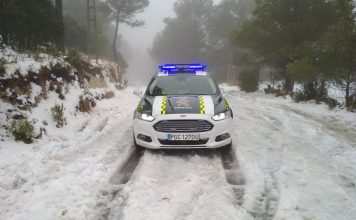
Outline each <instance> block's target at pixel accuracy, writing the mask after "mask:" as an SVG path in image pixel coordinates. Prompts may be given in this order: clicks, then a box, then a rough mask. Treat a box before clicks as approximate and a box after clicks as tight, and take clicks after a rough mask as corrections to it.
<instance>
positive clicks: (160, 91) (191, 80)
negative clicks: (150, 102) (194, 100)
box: [147, 73, 218, 96]
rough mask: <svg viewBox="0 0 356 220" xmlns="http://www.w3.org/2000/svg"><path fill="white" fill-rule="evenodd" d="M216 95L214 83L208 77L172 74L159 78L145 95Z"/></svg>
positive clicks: (152, 82) (151, 84)
mask: <svg viewBox="0 0 356 220" xmlns="http://www.w3.org/2000/svg"><path fill="white" fill-rule="evenodd" d="M217 93H218V88H217V86H216V83H215V82H214V80H213V79H212V78H211V77H210V76H199V75H194V74H185V73H180V74H174V75H168V76H159V77H156V78H155V79H153V80H152V81H151V83H150V85H149V86H148V90H147V95H150V96H162V95H215V94H217Z"/></svg>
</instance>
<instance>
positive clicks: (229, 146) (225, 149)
mask: <svg viewBox="0 0 356 220" xmlns="http://www.w3.org/2000/svg"><path fill="white" fill-rule="evenodd" d="M219 150H221V151H231V150H232V141H231V142H230V144H227V145H225V146H222V147H221V148H220V149H219Z"/></svg>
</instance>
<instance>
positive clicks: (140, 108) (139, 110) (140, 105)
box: [137, 101, 142, 112]
mask: <svg viewBox="0 0 356 220" xmlns="http://www.w3.org/2000/svg"><path fill="white" fill-rule="evenodd" d="M141 110H142V102H141V101H140V102H139V103H138V105H137V111H138V112H141Z"/></svg>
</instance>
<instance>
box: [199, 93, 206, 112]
mask: <svg viewBox="0 0 356 220" xmlns="http://www.w3.org/2000/svg"><path fill="white" fill-rule="evenodd" d="M199 105H200V114H205V104H204V98H203V96H199Z"/></svg>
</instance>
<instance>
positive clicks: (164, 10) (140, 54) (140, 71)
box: [119, 0, 175, 83]
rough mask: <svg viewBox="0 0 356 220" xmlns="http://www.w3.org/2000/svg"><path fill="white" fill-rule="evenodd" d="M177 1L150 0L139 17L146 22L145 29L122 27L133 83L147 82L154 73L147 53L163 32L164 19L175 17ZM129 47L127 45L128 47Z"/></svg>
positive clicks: (125, 52)
mask: <svg viewBox="0 0 356 220" xmlns="http://www.w3.org/2000/svg"><path fill="white" fill-rule="evenodd" d="M174 2H175V0H150V5H149V7H148V8H146V10H145V11H144V12H143V13H141V14H138V15H137V18H138V19H142V20H144V21H145V22H146V25H145V26H144V27H139V28H131V27H127V26H124V25H122V26H121V28H120V30H119V34H121V35H122V37H123V39H122V40H123V41H124V44H128V47H129V48H128V50H129V51H127V49H124V50H125V51H123V53H124V56H125V59H126V60H127V62H128V64H129V69H128V74H127V78H128V79H129V81H130V82H131V83H135V82H136V81H138V80H139V81H140V82H141V83H144V82H146V81H147V80H148V79H149V78H150V77H151V76H152V74H153V73H154V68H155V67H154V64H153V62H152V60H151V58H150V57H149V55H148V53H147V49H148V48H151V46H152V43H153V40H154V38H155V36H156V34H157V33H158V32H160V31H162V30H163V28H164V23H163V19H164V18H166V17H173V16H174V12H173V4H174ZM126 46H127V45H125V47H126Z"/></svg>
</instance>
